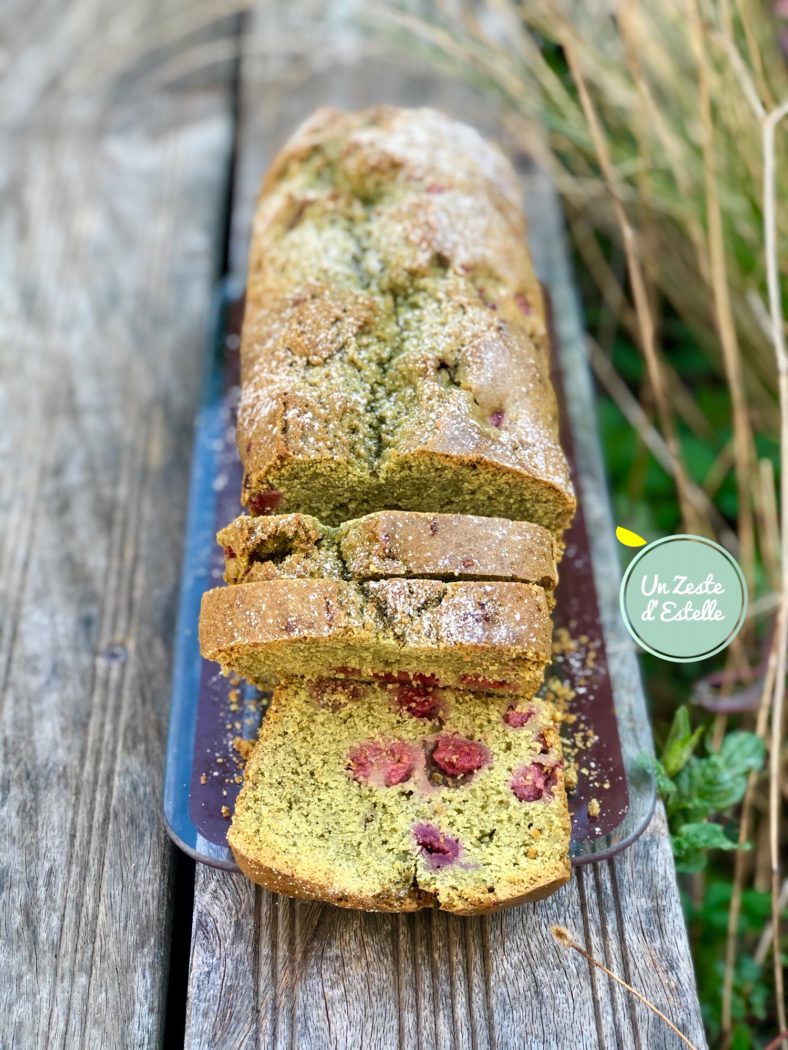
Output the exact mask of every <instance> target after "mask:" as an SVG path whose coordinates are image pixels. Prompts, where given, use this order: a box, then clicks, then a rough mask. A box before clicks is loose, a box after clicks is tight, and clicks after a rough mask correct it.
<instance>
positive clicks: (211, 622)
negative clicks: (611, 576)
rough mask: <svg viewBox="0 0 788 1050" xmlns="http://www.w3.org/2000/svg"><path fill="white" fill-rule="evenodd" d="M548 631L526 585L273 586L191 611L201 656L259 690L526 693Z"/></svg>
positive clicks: (537, 678) (540, 670)
mask: <svg viewBox="0 0 788 1050" xmlns="http://www.w3.org/2000/svg"><path fill="white" fill-rule="evenodd" d="M551 631H552V625H551V622H550V611H549V607H548V603H547V599H546V597H545V592H544V590H543V589H542V588H541V587H539V586H537V585H536V584H529V583H479V582H471V581H466V582H460V583H444V582H442V581H440V580H421V579H419V580H406V579H391V580H374V581H370V582H367V583H359V582H355V581H349V580H335V579H274V580H268V581H265V582H262V583H244V584H239V585H238V586H235V587H217V588H215V589H214V590H211V591H207V592H206V593H205V594H204V595H203V599H202V608H201V612H200V649H201V651H202V654H203V656H205V657H207V658H208V659H209V660H216V661H217V662H218V663H220V664H221V666H222V670H223V671H225V672H229V671H234V672H237V673H238V674H241V675H243V676H244V677H245V678H248V679H249V680H250V681H252V682H255V683H256V684H257V685H259V686H260V687H262V688H268V687H270V686H272V685H275V684H277V683H278V682H280V681H282V680H284V679H288V678H320V677H341V676H346V677H348V678H357V679H363V680H373V681H374V680H384V681H392V680H394V681H408V680H411V679H412V680H417V681H429V682H431V683H432V684H435V685H450V686H458V687H462V688H467V689H478V690H480V691H490V692H498V691H503V692H508V693H522V694H524V695H529V696H530V695H532V694H533V693H534V692H535V691H536V690H537V689H538V688H539V684H540V682H541V680H542V676H543V674H544V669H545V666H546V665H547V663H548V661H549V660H550V656H551Z"/></svg>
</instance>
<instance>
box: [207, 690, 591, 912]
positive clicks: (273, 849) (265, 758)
mask: <svg viewBox="0 0 788 1050" xmlns="http://www.w3.org/2000/svg"><path fill="white" fill-rule="evenodd" d="M562 767H563V760H562V757H561V748H560V741H559V736H558V732H557V729H556V722H555V715H554V711H553V709H552V707H551V706H550V705H549V704H548V703H547V702H545V701H543V700H538V699H534V700H527V701H523V700H520V699H516V698H512V697H509V698H496V699H490V698H489V697H480V696H478V695H476V694H472V693H465V692H457V691H454V690H439V689H425V688H421V689H417V688H413V687H411V686H388V687H387V686H384V685H380V684H376V685H363V684H360V683H347V682H345V683H343V682H336V681H316V682H310V683H293V682H289V683H287V684H286V685H283V686H281V687H280V688H279V689H277V690H276V692H275V693H274V697H273V700H272V702H271V706H270V708H269V710H268V712H267V714H266V717H265V719H264V721H263V724H262V728H261V731H260V737H259V740H258V742H257V744H256V746H255V748H254V750H253V752H252V755H251V757H250V759H249V761H248V763H247V766H246V771H245V775H244V784H243V788H242V790H241V793H240V795H239V797H238V800H237V803H236V807H235V813H234V815H233V819H232V825H231V828H230V831H229V835H228V841H229V843H230V846H231V847H232V850H233V854H234V855H235V859H236V861H237V862H238V865H239V866H240V868H241V869H242V871H243V872H244V873H245V874H246V875H248V876H249V878H251V879H253V880H254V881H255V882H257V883H259V884H260V885H261V886H265V887H267V888H268V889H270V890H275V891H276V892H278V893H286V894H289V895H290V896H294V897H304V898H312V899H318V900H325V901H330V902H331V903H333V904H338V905H341V906H343V907H347V908H363V909H367V910H371V911H413V910H416V909H418V908H424V907H430V906H435V905H437V907H439V908H442V909H445V910H446V911H451V912H456V913H458V914H461V915H472V914H479V913H482V912H488V911H493V910H495V909H497V908H501V907H504V906H506V905H511V904H517V903H519V902H521V901H527V900H535V899H537V898H539V897H544V896H546V895H548V894H549V893H552V892H553V891H554V890H556V889H557V888H558V887H559V886H561V885H562V884H563V883H564V882H566V881H567V879H568V878H569V873H570V866H569V833H570V823H569V814H568V810H567V801H566V794H565V790H564V781H563V768H562Z"/></svg>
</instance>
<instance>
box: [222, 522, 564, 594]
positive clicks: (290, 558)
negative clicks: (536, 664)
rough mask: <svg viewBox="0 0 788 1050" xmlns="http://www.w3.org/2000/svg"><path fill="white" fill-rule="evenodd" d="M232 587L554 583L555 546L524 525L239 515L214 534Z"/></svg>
mask: <svg viewBox="0 0 788 1050" xmlns="http://www.w3.org/2000/svg"><path fill="white" fill-rule="evenodd" d="M217 540H218V542H219V544H220V545H221V547H222V548H223V550H224V556H225V579H226V581H227V582H228V583H253V582H256V581H259V580H271V579H277V578H282V579H284V578H288V579H290V578H297V577H310V578H321V577H322V578H331V577H336V578H341V577H349V578H351V579H356V580H374V579H388V578H391V577H394V576H407V577H430V578H433V579H482V580H509V581H512V582H520V583H538V584H539V586H540V587H544V588H545V590H546V591H552V590H553V589H554V587H555V585H556V582H557V571H556V565H555V554H554V547H555V544H554V540H553V537H552V534H551V533H550V532H548V531H547V529H543V528H541V527H540V526H539V525H532V524H531V523H530V522H524V521H508V520H507V519H505V518H483V517H479V516H474V515H467V514H421V513H418V512H417V511H379V512H377V513H374V514H369V515H367V516H366V517H364V518H358V519H356V520H355V521H348V522H345V523H344V524H343V525H341V526H340V527H339V528H338V529H333V528H329V527H328V526H324V525H322V524H321V523H320V522H319V521H318V520H317V519H316V518H313V517H311V516H310V515H308V514H275V515H272V516H270V517H265V516H261V517H250V516H248V515H242V516H240V517H238V518H236V519H235V521H232V522H231V523H230V524H229V525H227V526H226V527H225V528H224V529H222V530H221V532H220V533H219V534H218V536H217Z"/></svg>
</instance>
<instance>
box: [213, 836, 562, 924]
mask: <svg viewBox="0 0 788 1050" xmlns="http://www.w3.org/2000/svg"><path fill="white" fill-rule="evenodd" d="M228 841H229V842H230V846H231V848H232V851H233V856H234V857H235V861H236V863H237V865H238V867H239V868H240V869H241V871H242V872H243V873H244V875H246V877H247V878H248V879H251V880H252V882H255V883H257V885H258V886H262V887H263V888H264V889H266V890H270V891H271V892H272V893H282V894H284V895H285V896H286V897H296V898H297V899H299V900H314V901H324V902H325V903H327V904H334V905H336V906H337V907H339V908H354V909H357V910H360V911H375V912H408V911H421V910H422V909H424V908H437V907H439V904H438V901H437V899H436V898H435V896H434V894H432V893H428V892H426V891H425V890H421V889H418V888H415V887H414V888H412V889H411V891H410V892H409V893H408V894H407V895H406V896H404V897H403V896H398V895H396V894H389V895H380V896H374V897H365V896H360V895H353V894H343V893H341V892H340V891H338V890H337V889H336V887H333V886H331V885H328V884H325V883H319V882H310V881H306V880H304V879H301V878H298V877H297V876H295V875H288V874H285V873H283V872H279V871H275V870H274V869H273V868H271V867H268V866H267V865H265V864H262V863H260V861H259V860H257V858H255V857H252V856H249V855H247V854H246V853H244V851H243V849H242V848H241V847H240V846H239V845H237V844H235V843H234V841H233V839H232V837H231V836H228ZM571 874H572V869H571V866H570V864H569V861H568V860H567V861H566V863H565V864H561V865H556V866H555V871H554V872H552V871H551V872H549V873H548V872H545V875H544V879H545V881H543V882H542V881H540V883H539V885H538V886H534V888H533V889H529V890H526V891H525V892H522V891H517V892H515V893H514V894H513V895H512V896H510V897H508V896H502V895H499V894H496V895H489V894H487V895H485V897H484V898H481V897H479V898H477V899H463V900H457V901H453V902H452V903H451V904H448V903H444V904H441V905H440V908H441V910H442V911H449V912H451V913H452V914H454V915H490V914H492V913H493V912H496V911H500V910H501V909H502V908H512V907H515V906H516V905H518V904H526V903H528V902H529V901H539V900H544V898H545V897H549V896H550V895H551V894H553V893H555V891H556V890H558V889H560V888H561V886H563V885H564V884H565V883H567V882H568V881H569V879H570V877H571Z"/></svg>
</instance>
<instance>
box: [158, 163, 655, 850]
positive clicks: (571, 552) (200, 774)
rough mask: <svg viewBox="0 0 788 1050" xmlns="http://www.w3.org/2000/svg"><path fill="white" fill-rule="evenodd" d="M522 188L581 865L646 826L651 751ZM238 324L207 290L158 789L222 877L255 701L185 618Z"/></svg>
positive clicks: (541, 213) (561, 333)
mask: <svg viewBox="0 0 788 1050" xmlns="http://www.w3.org/2000/svg"><path fill="white" fill-rule="evenodd" d="M530 180H531V183H532V186H531V189H530V190H529V192H528V194H527V198H526V199H527V201H528V204H529V207H528V211H529V220H530V232H531V236H530V242H531V247H532V250H533V252H534V256H535V262H536V266H537V270H538V271H539V274H540V277H541V279H542V281H543V284H544V286H545V289H546V291H547V295H548V301H549V303H550V306H551V322H552V323H551V331H552V337H553V338H552V342H553V372H554V375H553V379H554V384H555V387H556V392H557V395H558V399H559V405H560V410H561V440H562V444H563V446H564V449H565V451H566V453H567V456H568V458H569V461H570V464H571V467H572V473H573V477H574V482H575V487H576V489H577V494H578V513H577V515H576V517H575V521H574V523H573V525H572V528H571V529H570V530H569V532H568V533H567V535H566V542H567V546H566V553H565V556H564V559H563V561H562V563H561V566H560V582H559V586H558V591H557V603H556V608H555V612H554V622H555V628H556V630H555V638H556V640H557V641H559V642H564V643H566V642H567V640H568V644H560V645H558V650H559V651H558V652H556V655H555V660H554V664H553V666H552V667H551V668H550V669H548V672H547V674H546V676H545V681H546V683H551V682H554V681H555V680H556V679H557V680H558V681H559V682H560V683H561V689H563V688H564V687H566V686H568V688H569V689H570V690H571V691H572V692H573V693H574V698H573V699H572V701H571V703H570V707H569V712H570V715H571V720H568V721H567V722H566V723H565V725H564V737H565V743H566V748H567V751H568V753H569V754H570V756H573V758H574V765H575V768H576V771H577V788H576V790H575V791H574V792H573V793H572V795H571V801H570V808H571V811H572V845H571V852H572V859H573V862H574V863H575V864H582V863H588V862H590V861H595V860H601V859H604V858H606V857H610V856H612V855H613V854H615V853H617V852H619V851H620V850H621V849H624V848H625V847H626V846H627V845H628V844H629V843H631V842H632V841H633V840H634V839H635V838H636V837H637V836H638V835H639V834H640V833H641V832H642V831H643V829H644V828H645V827H646V825H647V824H648V821H649V819H650V817H651V814H652V812H653V809H654V802H655V788H654V781H653V774H652V772H651V762H650V756H651V746H652V745H651V739H650V734H649V732H648V721H647V715H646V708H645V701H644V698H643V693H642V688H641V683H640V677H639V673H638V667H637V660H636V656H635V652H634V645H633V643H632V642H631V640H630V639H629V636H628V635H627V634H626V631H625V628H624V626H623V623H622V621H621V618H620V615H619V612H618V584H619V580H620V576H621V573H620V569H619V566H618V561H617V557H616V551H615V540H614V524H613V521H612V518H611V515H610V507H609V501H608V496H607V491H606V488H605V483H604V475H603V472H602V461H601V455H600V450H599V443H598V438H597V434H596V426H595V415H594V404H593V391H592V384H591V377H590V374H589V369H588V364H587V359H586V356H585V353H584V349H583V333H582V327H581V322H580V313H579V308H578V304H577V302H576V298H575V294H574V290H573V288H572V285H571V278H570V274H569V272H568V264H567V260H566V253H565V248H564V245H563V231H562V228H561V222H560V211H559V209H558V206H557V202H556V201H555V198H554V196H553V194H552V191H551V190H550V187H549V185H547V183H546V180H544V178H543V177H540V175H539V173H537V172H534V173H532V174H531V176H530ZM539 195H541V196H542V198H543V204H544V207H542V208H541V209H539V207H538V203H537V201H538V197H539ZM551 224H552V229H551ZM535 227H536V228H535ZM242 318H243V292H242V288H241V287H240V286H239V285H237V284H234V283H233V282H227V283H225V284H224V285H223V286H222V287H221V288H220V290H219V292H218V293H217V302H216V309H215V314H214V325H213V331H212V338H211V340H210V345H209V348H208V361H207V365H206V383H205V392H204V397H203V402H202V406H201V409H200V413H199V417H198V420H197V426H196V433H195V446H194V456H193V463H192V478H191V490H190V505H189V515H188V525H187V536H186V548H185V559H184V571H183V581H182V590H181V603H180V612H179V624H178V633H177V646H176V654H175V670H174V677H173V691H172V707H171V715H170V732H169V739H168V746H167V768H166V775H165V794H164V815H165V819H166V822H167V827H168V830H169V832H170V835H171V836H172V838H173V839H174V841H175V842H176V843H177V844H178V845H179V846H180V847H181V848H182V849H184V850H185V851H186V852H187V853H189V854H190V855H191V856H193V857H194V858H195V859H196V860H199V861H202V862H204V863H206V864H211V865H214V866H216V867H222V868H227V869H229V870H235V863H234V861H233V858H232V854H231V853H230V850H229V848H228V846H227V842H226V833H227V828H228V826H229V814H230V813H231V812H232V808H233V805H234V802H235V798H236V796H237V794H238V791H239V789H240V784H241V779H242V768H243V767H242V762H241V759H240V755H239V751H238V747H237V741H238V739H239V738H240V739H242V740H253V739H254V738H255V736H256V734H257V730H258V727H259V724H260V719H261V717H264V714H265V704H266V697H265V696H261V695H260V694H259V693H257V691H256V690H254V689H252V688H251V687H249V686H247V685H246V683H244V682H239V681H237V680H234V679H228V678H224V677H223V676H222V675H221V674H220V673H219V670H218V667H217V665H216V664H212V663H208V662H207V661H205V660H203V659H202V658H201V656H200V652H199V646H198V639H197V619H198V614H199V606H200V599H201V596H202V594H203V592H204V591H205V590H207V589H208V588H209V587H215V586H219V585H221V583H222V574H223V556H222V552H221V550H220V548H219V547H218V545H217V544H216V542H215V534H216V532H217V531H218V529H219V528H221V527H222V526H224V525H225V524H227V523H228V522H229V521H231V520H232V519H233V518H234V517H235V516H236V515H237V514H238V513H239V511H240V502H239V494H240V487H241V476H242V471H241V464H240V461H239V459H238V454H237V451H236V447H235V412H236V407H237V403H238V395H239V345H240V330H241V321H242ZM234 741H235V743H234ZM594 800H595V802H596V803H598V804H599V805H598V807H597V806H596V805H595V804H593V805H592V806H591V809H592V811H595V810H596V809H597V808H598V814H597V815H595V816H593V817H592V816H591V815H590V814H589V803H592V802H594Z"/></svg>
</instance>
